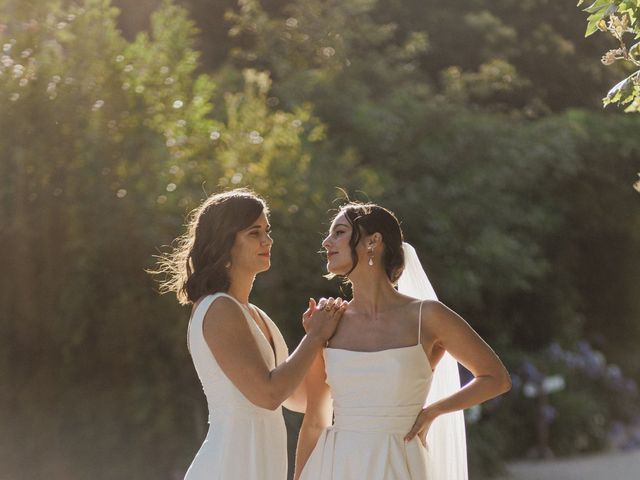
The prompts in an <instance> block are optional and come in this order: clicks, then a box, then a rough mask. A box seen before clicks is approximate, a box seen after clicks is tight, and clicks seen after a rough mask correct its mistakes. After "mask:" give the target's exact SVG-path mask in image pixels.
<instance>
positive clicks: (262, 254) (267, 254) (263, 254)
mask: <svg viewBox="0 0 640 480" xmlns="http://www.w3.org/2000/svg"><path fill="white" fill-rule="evenodd" d="M258 255H260V256H261V257H270V256H271V252H264V253H259V254H258Z"/></svg>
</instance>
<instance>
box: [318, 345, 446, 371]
mask: <svg viewBox="0 0 640 480" xmlns="http://www.w3.org/2000/svg"><path fill="white" fill-rule="evenodd" d="M416 347H420V350H421V351H422V354H423V355H424V359H425V360H426V361H427V365H428V366H429V370H430V371H431V373H434V372H435V368H433V366H432V365H431V361H430V360H429V356H428V355H427V352H425V351H424V347H423V346H422V343H417V344H415V345H406V346H404V347H391V348H384V349H382V350H371V351H367V350H348V349H346V348H337V347H324V349H325V350H335V351H339V352H346V353H360V354H363V353H364V354H372V353H384V352H391V351H395V350H408V349H410V348H416Z"/></svg>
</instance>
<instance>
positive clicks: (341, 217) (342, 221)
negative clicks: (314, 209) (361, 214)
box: [331, 212, 351, 228]
mask: <svg viewBox="0 0 640 480" xmlns="http://www.w3.org/2000/svg"><path fill="white" fill-rule="evenodd" d="M338 225H345V226H347V227H350V226H351V224H350V223H349V220H348V219H347V216H346V215H345V213H344V212H340V213H339V214H338V216H337V217H336V218H334V219H333V222H331V228H335V227H336V226H338Z"/></svg>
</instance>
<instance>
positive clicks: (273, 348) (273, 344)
mask: <svg viewBox="0 0 640 480" xmlns="http://www.w3.org/2000/svg"><path fill="white" fill-rule="evenodd" d="M238 303H240V302H238ZM240 305H241V306H242V308H243V310H244V311H245V313H246V314H248V315H249V319H250V320H251V322H252V323H253V325H254V326H255V327H256V328H257V329H258V332H259V333H260V336H262V338H263V339H264V341H265V342H267V345H268V346H269V350H271V353H273V361H274V363H275V365H276V366H277V365H278V354H277V352H276V342H275V340H274V336H273V330H271V325H269V322H268V321H267V319H266V318H265V317H264V316H263V315H262V313H261V312H260V309H259V308H258V307H256V306H255V305H253V304H252V303H250V304H249V307H253V308H254V309H255V311H256V313H257V314H258V317H260V320H262V322H263V323H264V326H265V327H267V330H268V331H269V335H270V336H271V341H269V339H268V338H267V336H266V335H265V334H264V332H263V331H262V329H261V328H260V326H259V325H258V322H256V319H255V318H253V315H251V310H250V309H249V308H248V307H246V306H244V305H242V304H241V303H240Z"/></svg>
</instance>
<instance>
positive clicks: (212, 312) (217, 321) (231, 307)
mask: <svg viewBox="0 0 640 480" xmlns="http://www.w3.org/2000/svg"><path fill="white" fill-rule="evenodd" d="M242 317H243V313H242V310H241V309H240V306H239V305H238V304H237V303H236V302H235V301H234V300H232V299H231V298H229V297H226V296H220V297H219V298H216V299H215V300H214V301H213V303H212V304H211V305H210V306H209V309H208V310H207V313H206V314H205V316H204V328H205V329H206V328H207V326H213V325H216V326H220V327H233V325H236V326H241V325H242V324H244V323H245V322H241V321H239V320H241V319H242Z"/></svg>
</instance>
